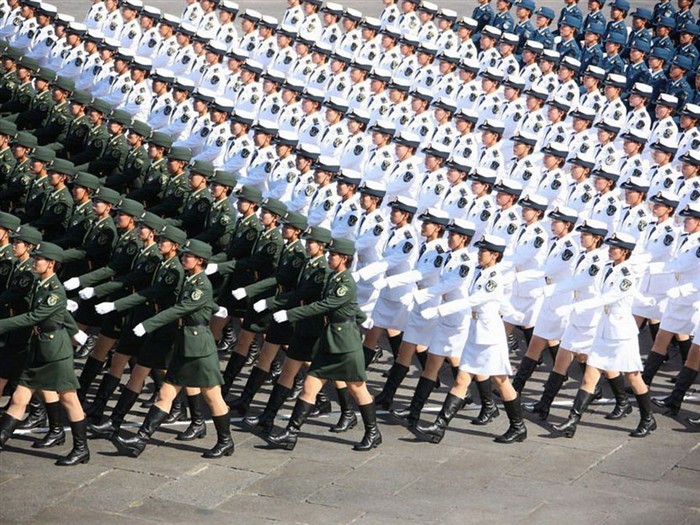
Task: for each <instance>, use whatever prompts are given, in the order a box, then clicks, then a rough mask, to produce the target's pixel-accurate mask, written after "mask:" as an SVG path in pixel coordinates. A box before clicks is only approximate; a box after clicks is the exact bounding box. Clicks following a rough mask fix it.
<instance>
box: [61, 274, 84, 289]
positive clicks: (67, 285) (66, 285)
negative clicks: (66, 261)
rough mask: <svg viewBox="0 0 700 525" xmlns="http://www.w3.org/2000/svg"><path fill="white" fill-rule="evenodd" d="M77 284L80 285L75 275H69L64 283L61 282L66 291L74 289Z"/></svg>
mask: <svg viewBox="0 0 700 525" xmlns="http://www.w3.org/2000/svg"><path fill="white" fill-rule="evenodd" d="M79 286H80V279H78V278H77V277H71V278H70V279H68V280H67V281H66V282H65V283H63V287H64V288H65V289H66V290H68V291H71V290H75V289H76V288H78V287H79Z"/></svg>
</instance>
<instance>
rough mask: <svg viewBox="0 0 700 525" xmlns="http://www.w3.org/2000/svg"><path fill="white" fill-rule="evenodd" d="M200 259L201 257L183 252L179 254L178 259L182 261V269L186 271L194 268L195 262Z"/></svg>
mask: <svg viewBox="0 0 700 525" xmlns="http://www.w3.org/2000/svg"><path fill="white" fill-rule="evenodd" d="M201 260H202V259H199V258H197V257H195V256H194V255H192V254H191V253H183V254H182V255H181V256H180V261H182V269H183V270H185V271H186V272H189V271H192V270H194V269H195V268H196V267H197V263H198V262H199V261H201Z"/></svg>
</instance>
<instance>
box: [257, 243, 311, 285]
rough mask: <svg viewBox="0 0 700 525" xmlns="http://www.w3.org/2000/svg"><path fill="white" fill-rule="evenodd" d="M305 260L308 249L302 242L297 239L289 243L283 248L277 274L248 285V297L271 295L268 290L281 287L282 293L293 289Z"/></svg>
mask: <svg viewBox="0 0 700 525" xmlns="http://www.w3.org/2000/svg"><path fill="white" fill-rule="evenodd" d="M305 262H306V251H305V250H304V247H303V246H302V242H301V241H300V240H299V239H297V240H296V241H294V242H292V243H287V244H286V245H285V246H284V248H283V249H282V255H281V256H280V260H279V265H278V266H277V271H276V272H275V274H274V275H273V276H271V277H268V278H267V279H263V280H261V281H258V282H256V283H253V284H251V285H249V286H246V288H245V291H246V293H247V294H248V297H255V296H257V295H265V294H267V295H269V293H268V292H272V291H274V290H275V289H279V290H280V293H283V292H286V291H288V290H290V289H292V288H293V287H294V286H295V285H296V284H297V282H298V281H299V277H300V275H301V270H302V267H303V266H304V263H305ZM267 295H266V296H267Z"/></svg>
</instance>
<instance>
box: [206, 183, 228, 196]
mask: <svg viewBox="0 0 700 525" xmlns="http://www.w3.org/2000/svg"><path fill="white" fill-rule="evenodd" d="M209 193H211V196H212V197H214V199H216V200H219V199H220V198H221V197H222V196H224V197H225V196H226V186H221V185H220V184H217V183H216V182H212V183H211V184H209Z"/></svg>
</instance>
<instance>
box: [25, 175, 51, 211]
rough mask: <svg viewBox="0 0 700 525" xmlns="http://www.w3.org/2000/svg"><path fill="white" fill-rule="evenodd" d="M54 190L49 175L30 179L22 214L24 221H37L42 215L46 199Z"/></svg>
mask: <svg viewBox="0 0 700 525" xmlns="http://www.w3.org/2000/svg"><path fill="white" fill-rule="evenodd" d="M52 191H53V187H52V186H51V184H49V178H48V176H43V177H41V178H39V179H37V178H34V179H33V180H31V181H30V183H29V187H28V188H27V194H26V195H27V196H26V198H25V200H24V213H22V214H21V218H22V222H31V221H35V220H36V219H38V218H39V217H41V211H42V210H43V209H44V201H45V200H46V197H47V196H48V195H49V193H51V192H52Z"/></svg>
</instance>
